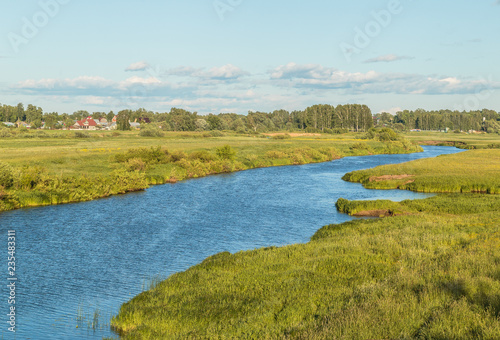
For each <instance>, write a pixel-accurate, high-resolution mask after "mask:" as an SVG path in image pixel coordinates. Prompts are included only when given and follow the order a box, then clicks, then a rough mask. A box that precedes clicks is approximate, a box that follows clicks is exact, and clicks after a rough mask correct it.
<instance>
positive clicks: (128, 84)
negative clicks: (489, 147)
mask: <svg viewBox="0 0 500 340" xmlns="http://www.w3.org/2000/svg"><path fill="white" fill-rule="evenodd" d="M0 9H1V11H0V75H1V76H0V103H2V104H9V105H15V104H17V103H18V102H23V103H24V104H28V103H32V104H35V105H38V106H41V107H42V108H43V109H44V110H45V111H46V112H50V111H58V112H60V113H62V112H73V111H76V110H88V111H91V112H92V111H106V112H107V111H109V110H115V111H116V110H121V109H126V108H130V109H137V108H140V107H144V108H146V109H149V110H153V111H158V112H163V111H168V110H170V108H171V107H180V108H185V109H188V110H191V111H197V112H199V113H200V114H208V113H209V112H212V113H220V112H236V113H242V114H246V113H247V112H248V111H249V110H261V111H272V110H274V109H280V108H284V109H287V110H295V109H304V108H305V107H307V106H309V105H313V104H319V103H325V104H333V105H336V104H345V103H362V104H367V105H368V106H369V107H370V108H371V109H372V111H373V112H374V113H375V112H380V111H389V112H395V111H397V110H399V109H416V108H424V109H459V110H475V109H482V108H490V109H494V110H498V111H500V96H499V95H498V94H499V90H500V67H498V59H499V56H500V43H499V40H498V33H499V32H500V1H498V0H478V1H470V0H454V1H451V0H443V1H431V0H384V1H378V0H352V1H342V2H337V1H324V0H321V1H319V0H309V1H298V0H288V1H281V0H280V1H264V0H252V1H250V0H191V1H160V0H149V1H147V0H146V1H131V0H121V1H117V0H107V1H96V0H87V1H82V0H38V1H32V0H23V1H22V2H21V1H13V0H5V1H3V2H2V4H1V5H0Z"/></svg>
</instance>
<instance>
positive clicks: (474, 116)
mask: <svg viewBox="0 0 500 340" xmlns="http://www.w3.org/2000/svg"><path fill="white" fill-rule="evenodd" d="M375 118H376V119H377V121H378V124H379V125H384V126H389V127H394V128H396V129H398V130H413V129H419V130H452V131H470V130H475V131H484V132H489V133H496V132H500V114H499V113H498V112H496V111H493V110H488V109H483V110H476V111H469V112H465V111H451V110H437V111H426V110H424V109H417V110H415V111H410V110H404V111H399V112H397V113H396V115H394V116H393V115H391V114H389V113H387V112H382V113H378V114H376V115H375Z"/></svg>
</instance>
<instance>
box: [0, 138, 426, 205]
mask: <svg viewBox="0 0 500 340" xmlns="http://www.w3.org/2000/svg"><path fill="white" fill-rule="evenodd" d="M28 134H29V135H23V137H22V138H4V139H2V140H1V149H2V153H1V155H0V212H1V211H7V210H12V209H18V208H24V207H34V206H44V205H53V204H64V203H75V202H83V201H89V200H94V199H98V198H103V197H109V196H111V195H117V194H124V193H127V192H132V191H140V190H144V189H146V188H148V187H149V186H150V185H157V184H165V183H175V182H177V181H181V180H185V179H190V178H199V177H204V176H208V175H213V174H220V173H229V172H235V171H242V170H248V169H254V168H260V167H270V166H284V165H297V164H306V163H318V162H326V161H331V160H334V159H338V158H342V157H346V156H361V155H370V154H384V153H389V154H390V153H412V152H419V151H421V150H422V149H421V148H420V147H419V146H417V145H415V144H412V143H410V142H408V141H407V140H406V139H404V138H403V137H402V136H397V135H388V134H387V132H384V131H381V130H380V131H379V132H378V133H374V134H372V135H371V136H365V134H345V135H339V136H336V137H335V138H333V136H332V135H320V136H297V137H291V136H289V135H286V134H282V135H279V136H278V135H277V136H264V135H256V136H248V135H247V136H240V135H235V134H232V135H224V134H222V133H220V132H216V133H206V132H205V133H168V134H167V135H166V136H164V137H142V136H140V135H139V134H138V133H137V132H127V133H117V132H108V133H102V132H95V133H84V134H82V133H78V134H77V133H73V132H70V131H67V132H66V133H62V132H50V131H49V132H48V133H47V132H44V133H43V134H40V133H38V132H28ZM28 137H29V138H28ZM382 137H383V138H382ZM362 138H363V139H362Z"/></svg>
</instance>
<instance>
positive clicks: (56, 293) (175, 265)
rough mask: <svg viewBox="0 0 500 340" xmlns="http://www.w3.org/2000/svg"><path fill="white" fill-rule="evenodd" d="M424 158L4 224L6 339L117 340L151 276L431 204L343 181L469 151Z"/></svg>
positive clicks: (253, 176) (30, 214)
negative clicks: (361, 217)
mask: <svg viewBox="0 0 500 340" xmlns="http://www.w3.org/2000/svg"><path fill="white" fill-rule="evenodd" d="M424 150H425V152H423V153H417V154H410V155H376V156H366V157H348V158H344V159H340V160H336V161H332V162H327V163H320V164H309V165H302V166H288V167H276V168H263V169H255V170H249V171H243V172H239V173H233V174H227V175H217V176H211V177H206V178H200V179H195V180H188V181H184V182H180V183H177V184H169V185H161V186H155V187H152V188H150V189H148V190H146V191H144V192H139V193H132V194H127V195H122V196H114V197H110V198H107V199H101V200H96V201H91V202H84V203H78V204H67V205H59V206H49V207H40V208H33V209H22V210H17V211H11V212H6V213H1V214H0V237H1V238H3V239H4V240H3V241H1V242H0V244H3V245H4V249H1V248H0V251H1V252H4V255H3V256H1V257H0V258H3V259H4V264H3V265H0V268H2V269H1V270H0V275H3V277H4V278H3V279H1V280H2V281H3V282H4V284H3V285H2V287H3V288H2V289H1V294H0V336H1V337H2V339H102V337H116V338H117V336H116V334H114V333H113V332H112V331H111V330H110V328H109V319H110V316H111V315H114V314H116V313H117V312H118V309H119V307H120V305H121V304H122V303H124V302H126V301H128V300H130V299H131V298H132V297H133V296H135V295H137V294H138V293H140V292H141V291H142V290H144V287H145V286H146V285H147V282H148V281H149V280H150V279H151V278H154V277H155V276H159V277H162V278H166V277H168V276H169V275H171V274H173V273H175V272H179V271H183V270H186V269H187V268H189V267H190V266H192V265H195V264H197V263H199V262H201V261H202V260H203V259H205V258H206V257H208V256H210V255H213V254H215V253H218V252H221V251H229V252H232V253H234V252H237V251H240V250H247V249H254V248H258V247H264V246H272V245H274V246H280V245H286V244H293V243H301V242H307V241H308V240H309V238H310V237H311V236H312V235H313V234H314V233H315V232H316V230H318V229H319V228H320V227H322V226H324V225H327V224H333V223H342V222H345V221H348V220H351V219H352V218H351V217H349V216H346V215H344V214H339V213H338V212H337V211H336V209H335V202H336V201H337V199H338V198H339V197H344V198H347V199H351V200H352V199H358V200H359V199H391V200H396V201H399V200H403V199H415V198H425V197H428V196H429V195H426V194H418V193H413V192H408V191H401V190H367V189H364V188H363V187H362V186H361V185H360V184H355V183H347V182H344V181H342V180H341V177H342V176H343V175H344V174H345V173H347V172H350V171H353V170H359V169H366V168H371V167H374V166H378V165H383V164H393V163H402V162H407V161H411V160H414V159H420V158H426V157H435V156H438V155H441V154H450V153H456V152H460V151H461V150H458V149H455V148H450V147H436V146H433V147H424ZM9 230H14V231H15V232H16V254H15V257H16V272H15V276H16V278H17V281H16V290H15V293H16V296H15V301H16V305H15V307H16V310H15V312H16V316H15V318H16V319H15V322H16V324H15V327H16V328H15V329H16V332H15V333H12V332H11V331H9V330H8V328H9V327H11V326H10V325H9V324H8V323H7V321H9V316H7V314H8V313H9V312H10V310H9V307H10V305H9V304H8V296H9V292H10V288H9V287H7V285H8V284H9V283H10V282H9V281H7V278H8V271H7V256H8V255H7V252H8V250H7V237H8V231H9ZM94 321H97V322H94Z"/></svg>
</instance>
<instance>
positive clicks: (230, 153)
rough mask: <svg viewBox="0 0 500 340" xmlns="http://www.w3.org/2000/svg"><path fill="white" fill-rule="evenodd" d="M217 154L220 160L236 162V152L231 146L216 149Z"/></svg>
mask: <svg viewBox="0 0 500 340" xmlns="http://www.w3.org/2000/svg"><path fill="white" fill-rule="evenodd" d="M215 153H216V155H217V156H218V157H219V158H220V159H226V160H230V161H232V160H234V158H235V156H236V151H235V150H233V148H231V146H229V145H224V146H221V147H220V148H217V149H215Z"/></svg>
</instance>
